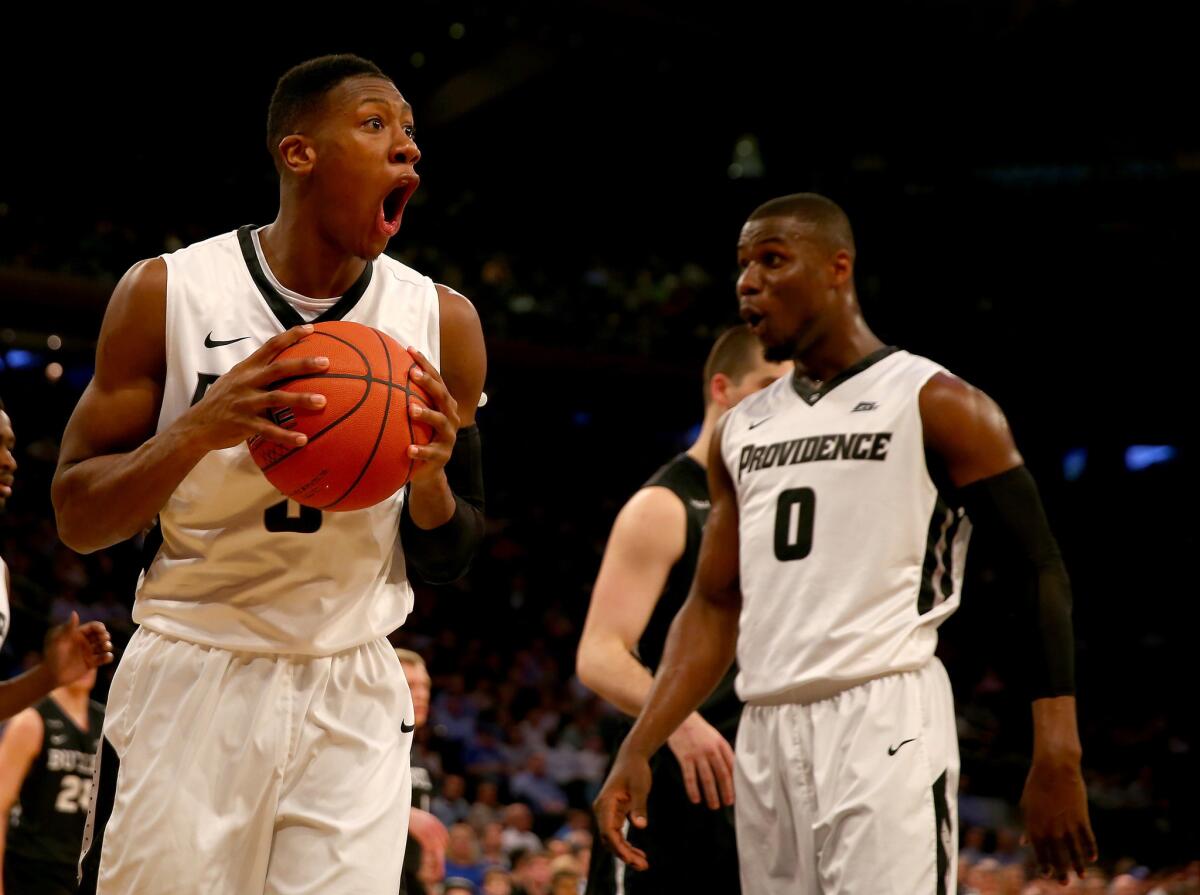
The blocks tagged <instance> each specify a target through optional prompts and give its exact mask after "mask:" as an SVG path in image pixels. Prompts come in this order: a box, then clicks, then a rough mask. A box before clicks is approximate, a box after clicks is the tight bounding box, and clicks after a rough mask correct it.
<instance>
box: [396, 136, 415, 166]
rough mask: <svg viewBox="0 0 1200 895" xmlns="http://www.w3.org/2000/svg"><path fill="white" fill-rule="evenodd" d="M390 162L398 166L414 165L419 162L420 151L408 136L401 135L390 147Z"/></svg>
mask: <svg viewBox="0 0 1200 895" xmlns="http://www.w3.org/2000/svg"><path fill="white" fill-rule="evenodd" d="M391 160H392V162H393V163H395V164H398V165H410V166H411V165H415V164H416V163H417V162H419V161H420V160H421V150H420V149H419V148H418V147H417V141H416V140H414V139H413V138H412V137H410V136H409V135H408V134H405V133H401V135H400V139H399V140H397V141H396V144H395V145H394V146H393V147H392V152H391Z"/></svg>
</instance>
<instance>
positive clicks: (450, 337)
mask: <svg viewBox="0 0 1200 895" xmlns="http://www.w3.org/2000/svg"><path fill="white" fill-rule="evenodd" d="M437 291H438V299H439V302H440V309H441V313H440V319H441V339H442V344H441V371H440V372H441V374H442V381H443V382H445V383H446V388H447V390H448V391H449V392H450V394H451V395H452V396H453V397H454V400H455V401H456V402H458V420H459V426H460V427H466V426H469V425H471V424H472V423H474V422H475V411H476V409H477V408H478V407H479V397H480V395H482V394H483V383H484V379H485V377H486V376H487V346H486V345H485V344H484V341H483V326H482V325H481V324H480V322H479V314H478V312H477V311H476V310H475V306H474V305H472V304H471V302H470V301H469V300H468V299H467V298H466V296H464V295H461V294H460V293H458V292H455V291H454V290H453V289H450V288H449V287H447V286H442V285H438V287H437Z"/></svg>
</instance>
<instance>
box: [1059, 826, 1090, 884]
mask: <svg viewBox="0 0 1200 895" xmlns="http://www.w3.org/2000/svg"><path fill="white" fill-rule="evenodd" d="M1060 841H1061V842H1062V850H1063V852H1064V853H1065V854H1066V857H1067V860H1068V861H1069V862H1070V866H1071V868H1072V869H1073V870H1074V871H1075V872H1076V873H1077V874H1078V875H1079V876H1083V867H1084V864H1086V863H1087V862H1086V861H1085V860H1084V857H1083V849H1081V848H1080V847H1079V843H1078V842H1076V841H1075V834H1074V832H1072V831H1070V830H1068V831H1067V832H1066V833H1064V834H1063V835H1062V837H1060Z"/></svg>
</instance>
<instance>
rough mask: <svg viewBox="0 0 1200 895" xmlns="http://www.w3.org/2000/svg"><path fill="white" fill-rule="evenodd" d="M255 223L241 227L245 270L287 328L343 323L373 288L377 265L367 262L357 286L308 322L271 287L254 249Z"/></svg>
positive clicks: (273, 312)
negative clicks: (341, 321)
mask: <svg viewBox="0 0 1200 895" xmlns="http://www.w3.org/2000/svg"><path fill="white" fill-rule="evenodd" d="M255 229H256V228H255V226H254V225H253V224H247V225H246V226H245V227H239V228H238V232H237V234H238V244H239V245H240V246H241V247H242V258H243V259H244V260H245V262H246V267H247V268H249V270H250V278H251V279H252V280H254V285H255V286H257V287H258V291H259V292H260V293H262V297H263V299H264V300H265V301H266V303H267V307H269V308H270V309H271V313H272V314H274V315H275V318H276V319H277V320H278V321H279V322H280V323H281V324H283V327H284V329H290V328H291V327H293V326H300V325H302V324H304V323H324V322H325V321H327V320H341V319H342V318H343V317H345V316H346V315H347V314H349V313H350V310H351V309H352V308H353V307H354V306H355V305H356V304H358V301H359V299H361V298H362V297H363V294H364V293H365V292H366V291H367V287H368V286H369V285H371V274H372V272H373V271H374V269H375V265H374V263H372V262H370V261H368V262H367V265H366V267H364V268H363V272H362V273H361V274H359V277H358V279H357V280H355V281H354V285H353V286H351V287H350V289H349V291H347V292H346V294H345V295H343V296H342V297H341V298H340V299H338V301H337V302H336V303H334V305H333V306H332V307H330V308H326V309H325V310H324V311H322V312H321V313H320V315H318V316H317V317H315V318H314V319H312V320H305V319H304V318H303V317H301V316H300V314H299V313H297V311H296V309H295V308H293V307H292V306H291V305H290V304H288V301H287V299H285V298H284V297H283V296H282V295H280V294H279V292H278V290H276V288H275V287H274V286H273V285H271V279H270V278H269V277H268V276H267V274H266V272H265V271H264V270H263V269H262V265H261V264H260V263H259V261H258V252H256V251H255V250H254V230H255Z"/></svg>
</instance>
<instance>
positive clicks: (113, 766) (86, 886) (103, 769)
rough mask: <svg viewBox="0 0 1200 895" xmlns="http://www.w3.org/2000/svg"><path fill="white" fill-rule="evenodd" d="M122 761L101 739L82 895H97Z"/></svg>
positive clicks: (82, 870)
mask: <svg viewBox="0 0 1200 895" xmlns="http://www.w3.org/2000/svg"><path fill="white" fill-rule="evenodd" d="M120 766H121V760H120V759H119V758H117V753H116V750H114V749H113V747H112V745H111V744H110V743H109V742H108V737H101V738H100V753H99V755H97V756H96V774H95V776H94V777H93V778H92V804H91V806H90V808H89V809H88V818H87V825H86V826H85V827H84V828H83V853H82V854H81V855H80V856H79V895H96V885H97V883H98V882H99V878H100V852H101V850H102V849H103V848H104V828H105V827H106V826H107V825H108V819H109V817H110V816H111V815H112V809H113V801H114V800H115V799H116V795H117V771H118V770H119V769H120Z"/></svg>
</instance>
